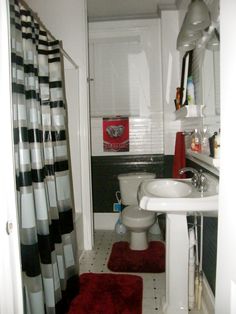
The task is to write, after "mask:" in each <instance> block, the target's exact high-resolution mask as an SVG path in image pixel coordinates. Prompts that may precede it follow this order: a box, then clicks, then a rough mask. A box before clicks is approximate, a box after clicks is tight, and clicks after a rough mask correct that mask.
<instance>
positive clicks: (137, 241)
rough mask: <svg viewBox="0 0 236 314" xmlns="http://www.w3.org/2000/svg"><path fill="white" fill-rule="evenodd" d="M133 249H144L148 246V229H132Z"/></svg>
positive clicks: (131, 241)
mask: <svg viewBox="0 0 236 314" xmlns="http://www.w3.org/2000/svg"><path fill="white" fill-rule="evenodd" d="M129 247H130V249H131V250H136V251H142V250H146V249H147V248H148V240H147V231H146V230H145V232H132V231H130V243H129Z"/></svg>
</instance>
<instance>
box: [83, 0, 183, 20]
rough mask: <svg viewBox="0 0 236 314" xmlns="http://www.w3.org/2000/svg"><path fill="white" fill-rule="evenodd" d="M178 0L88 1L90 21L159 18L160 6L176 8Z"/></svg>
mask: <svg viewBox="0 0 236 314" xmlns="http://www.w3.org/2000/svg"><path fill="white" fill-rule="evenodd" d="M177 1H178V0H87V6H88V19H89V20H90V21H92V20H110V19H122V18H127V17H130V18H132V17H133V18H135V17H146V18H147V17H154V16H157V13H158V9H157V8H158V6H159V7H165V8H166V9H174V8H176V2H177Z"/></svg>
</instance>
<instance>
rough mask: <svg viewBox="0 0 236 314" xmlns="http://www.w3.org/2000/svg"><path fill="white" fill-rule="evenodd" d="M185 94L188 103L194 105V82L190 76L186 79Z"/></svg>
mask: <svg viewBox="0 0 236 314" xmlns="http://www.w3.org/2000/svg"><path fill="white" fill-rule="evenodd" d="M187 95H188V98H187V99H188V105H195V98H194V84H193V78H192V76H189V77H188V80H187Z"/></svg>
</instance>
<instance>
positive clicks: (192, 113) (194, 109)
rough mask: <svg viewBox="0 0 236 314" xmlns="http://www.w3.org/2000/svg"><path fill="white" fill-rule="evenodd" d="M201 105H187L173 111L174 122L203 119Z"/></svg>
mask: <svg viewBox="0 0 236 314" xmlns="http://www.w3.org/2000/svg"><path fill="white" fill-rule="evenodd" d="M203 108H204V106H203V105H200V106H199V105H188V106H184V107H182V108H180V109H179V110H176V111H175V117H176V120H183V119H185V118H201V117H203V116H204V115H203Z"/></svg>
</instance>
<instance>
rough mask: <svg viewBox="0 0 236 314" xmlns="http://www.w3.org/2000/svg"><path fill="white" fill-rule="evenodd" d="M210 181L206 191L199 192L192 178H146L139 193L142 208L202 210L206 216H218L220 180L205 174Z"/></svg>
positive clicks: (153, 209) (166, 211)
mask: <svg viewBox="0 0 236 314" xmlns="http://www.w3.org/2000/svg"><path fill="white" fill-rule="evenodd" d="M205 176H206V177H207V181H208V189H207V191H206V192H199V191H198V190H197V189H196V188H195V187H194V186H193V185H192V183H191V180H190V179H150V180H145V181H144V182H143V183H142V184H141V186H140V188H139V193H138V198H139V206H140V207H141V208H142V209H146V210H150V211H156V212H160V213H181V212H183V213H189V214H191V212H202V213H203V214H204V215H205V216H212V217H215V216H217V212H218V180H217V179H216V178H215V177H213V176H211V175H209V174H205Z"/></svg>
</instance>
